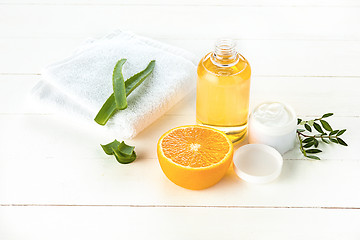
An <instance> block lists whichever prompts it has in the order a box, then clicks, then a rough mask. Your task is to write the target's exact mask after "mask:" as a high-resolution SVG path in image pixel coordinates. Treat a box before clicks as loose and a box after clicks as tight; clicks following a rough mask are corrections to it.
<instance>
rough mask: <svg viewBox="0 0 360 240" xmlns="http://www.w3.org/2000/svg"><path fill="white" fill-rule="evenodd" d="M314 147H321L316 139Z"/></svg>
mask: <svg viewBox="0 0 360 240" xmlns="http://www.w3.org/2000/svg"><path fill="white" fill-rule="evenodd" d="M314 146H315V147H316V148H317V147H318V146H319V141H318V140H316V139H314Z"/></svg>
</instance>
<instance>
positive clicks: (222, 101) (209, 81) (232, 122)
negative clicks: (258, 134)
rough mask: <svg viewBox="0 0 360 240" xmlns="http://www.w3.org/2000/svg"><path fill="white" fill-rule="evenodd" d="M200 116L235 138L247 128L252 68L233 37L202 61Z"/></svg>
mask: <svg viewBox="0 0 360 240" xmlns="http://www.w3.org/2000/svg"><path fill="white" fill-rule="evenodd" d="M197 73H198V79H197V91H196V92H197V93H196V94H197V95H196V119H197V122H198V123H199V124H201V125H206V126H209V127H214V128H217V129H219V130H221V131H224V132H225V133H226V134H227V135H228V137H229V138H230V139H231V140H232V142H237V141H239V140H241V139H242V138H243V137H244V136H245V134H246V130H247V120H248V113H249V94H250V76H251V68H250V65H249V63H248V61H247V60H246V59H245V58H244V57H243V56H241V55H240V54H239V53H237V52H236V51H235V44H234V42H233V41H231V40H220V41H219V42H218V43H217V45H216V48H215V51H214V52H211V53H209V54H207V55H206V56H205V57H204V58H203V59H202V60H201V61H200V63H199V66H198V70H197Z"/></svg>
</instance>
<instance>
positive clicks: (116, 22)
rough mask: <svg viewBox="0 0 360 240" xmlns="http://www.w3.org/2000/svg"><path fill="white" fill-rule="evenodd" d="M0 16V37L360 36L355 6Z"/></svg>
mask: <svg viewBox="0 0 360 240" xmlns="http://www.w3.org/2000/svg"><path fill="white" fill-rule="evenodd" d="M29 13H31V14H29ZM319 13H321V15H319ZM0 16H1V21H0V29H2V30H1V32H0V37H30V36H33V37H50V36H57V37H64V36H68V37H70V36H71V37H74V36H77V37H79V36H81V37H88V36H92V35H98V34H100V35H102V34H105V33H107V32H109V31H111V30H113V29H116V28H124V29H127V30H132V31H135V32H137V33H142V34H144V35H152V36H155V37H156V38H159V37H166V36H175V35H176V36H181V37H185V36H187V37H189V36H191V37H192V38H204V37H208V38H209V37H211V38H216V37H220V36H231V37H237V38H240V37H243V38H250V39H251V38H258V39H274V38H275V39H278V38H282V39H284V38H286V39H341V40H344V39H352V40H358V39H359V38H360V29H359V28H358V24H357V23H358V22H359V21H360V14H359V8H356V7H355V8H353V7H332V8H328V7H324V8H317V7H300V8H294V7H260V8H256V7H242V6H230V7H223V6H205V7H203V6H199V7H188V6H140V7H139V6H117V5H115V6H96V5H93V6H82V5H73V6H66V5H59V6H44V5H26V6H24V5H19V6H17V5H14V6H10V5H3V6H1V8H0ZM97 16H101V17H97ZM214 16H216V19H215V18H214ZM334 16H336V17H334ZM165 21H166V22H165ZM224 26H227V27H224ZM344 26H346V27H344Z"/></svg>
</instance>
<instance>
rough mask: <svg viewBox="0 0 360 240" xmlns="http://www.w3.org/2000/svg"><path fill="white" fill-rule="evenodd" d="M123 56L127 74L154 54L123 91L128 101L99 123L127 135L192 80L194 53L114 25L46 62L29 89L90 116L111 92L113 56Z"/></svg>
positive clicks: (67, 109)
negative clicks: (143, 75) (140, 78)
mask: <svg viewBox="0 0 360 240" xmlns="http://www.w3.org/2000/svg"><path fill="white" fill-rule="evenodd" d="M122 58H126V59H127V62H126V63H125V65H124V67H123V74H124V78H125V79H127V78H129V77H130V76H132V75H134V74H135V73H137V72H139V71H141V70H143V69H144V68H145V67H146V66H147V64H148V63H149V62H150V61H151V60H156V63H155V69H154V71H153V72H152V74H151V75H150V76H149V77H148V78H147V79H146V80H145V81H144V82H143V83H142V84H141V85H140V86H139V87H138V88H136V89H135V90H134V91H133V92H132V93H131V94H130V95H129V96H128V107H127V108H126V109H125V110H121V111H118V112H117V113H116V114H115V115H114V116H112V118H110V120H109V121H108V123H107V124H106V125H105V127H103V128H108V129H109V130H111V131H112V132H114V133H115V134H116V136H118V137H119V139H131V138H133V137H135V136H136V135H137V134H138V133H139V132H140V131H142V130H143V129H144V128H146V127H147V126H149V125H150V124H151V123H152V122H154V121H155V120H156V119H157V118H159V117H160V116H161V115H162V114H164V113H165V112H166V111H167V110H169V109H170V108H171V107H172V106H173V105H175V103H177V102H178V101H179V100H180V99H182V98H183V97H184V96H185V95H186V94H187V93H189V92H190V91H191V90H192V89H193V88H194V86H195V81H196V80H195V78H196V66H195V63H194V59H195V58H194V56H193V55H192V54H190V53H188V52H186V51H184V50H182V49H179V48H176V47H173V46H169V45H167V44H163V43H160V42H157V41H154V40H151V39H148V38H144V37H140V36H136V35H134V34H131V33H128V32H123V31H117V32H115V33H113V34H110V35H108V36H106V37H104V38H101V39H98V40H92V41H91V42H88V43H86V44H84V45H83V46H81V47H80V48H79V49H78V50H77V51H76V52H75V53H74V54H73V55H72V56H71V57H69V58H67V59H64V60H63V61H60V62H58V63H55V64H52V65H50V66H48V67H46V68H45V69H44V70H43V72H42V76H43V81H41V82H39V83H38V84H37V85H36V86H35V87H34V89H33V95H34V96H36V97H37V98H38V99H39V100H41V102H44V103H45V102H46V103H48V104H51V105H52V106H54V107H56V108H57V109H61V110H62V111H63V112H66V113H68V114H70V115H72V116H76V117H79V116H81V117H83V118H84V119H86V120H88V121H91V122H93V123H94V124H96V123H95V122H94V118H95V116H96V114H97V113H98V111H99V110H100V108H101V106H102V105H103V104H104V102H105V101H106V99H107V98H108V97H109V96H110V94H111V93H112V92H113V89H112V73H113V69H114V66H115V64H116V62H117V61H118V60H120V59H122Z"/></svg>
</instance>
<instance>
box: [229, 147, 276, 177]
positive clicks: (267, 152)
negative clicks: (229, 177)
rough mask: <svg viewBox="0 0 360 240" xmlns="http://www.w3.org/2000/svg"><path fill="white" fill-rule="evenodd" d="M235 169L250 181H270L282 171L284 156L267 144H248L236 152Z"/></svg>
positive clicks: (240, 175)
mask: <svg viewBox="0 0 360 240" xmlns="http://www.w3.org/2000/svg"><path fill="white" fill-rule="evenodd" d="M233 161H234V170H235V172H236V174H237V175H238V176H239V177H240V178H241V179H243V180H245V181H247V182H250V183H268V182H271V181H273V180H275V179H276V178H277V177H278V176H279V175H280V173H281V169H282V165H283V158H282V156H281V154H280V153H279V152H278V151H276V150H275V149H274V148H272V147H270V146H267V145H265V144H247V145H245V146H243V147H240V148H239V149H238V150H237V151H236V152H235V154H234V159H233Z"/></svg>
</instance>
